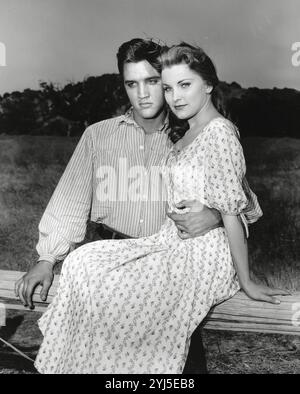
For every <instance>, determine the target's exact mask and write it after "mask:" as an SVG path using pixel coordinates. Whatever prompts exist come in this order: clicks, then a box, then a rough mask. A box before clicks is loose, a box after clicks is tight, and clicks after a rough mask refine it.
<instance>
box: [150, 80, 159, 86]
mask: <svg viewBox="0 0 300 394" xmlns="http://www.w3.org/2000/svg"><path fill="white" fill-rule="evenodd" d="M158 82H159V79H150V80H149V83H150V85H156V84H157V83H158Z"/></svg>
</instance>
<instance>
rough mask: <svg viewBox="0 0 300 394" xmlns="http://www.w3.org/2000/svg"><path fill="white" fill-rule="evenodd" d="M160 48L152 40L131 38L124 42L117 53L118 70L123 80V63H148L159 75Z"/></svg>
mask: <svg viewBox="0 0 300 394" xmlns="http://www.w3.org/2000/svg"><path fill="white" fill-rule="evenodd" d="M161 51H162V46H161V45H160V44H159V43H157V42H155V41H154V40H153V39H143V38H133V39H132V40H130V41H126V42H124V43H123V44H122V45H121V46H120V48H119V50H118V53H117V61H118V70H119V73H120V75H121V77H122V78H123V72H124V64H125V63H138V62H141V61H143V60H146V61H148V62H149V63H150V64H151V66H152V67H153V68H154V69H155V70H156V71H157V72H159V73H161V60H160V55H161Z"/></svg>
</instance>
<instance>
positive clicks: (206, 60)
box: [161, 42, 219, 143]
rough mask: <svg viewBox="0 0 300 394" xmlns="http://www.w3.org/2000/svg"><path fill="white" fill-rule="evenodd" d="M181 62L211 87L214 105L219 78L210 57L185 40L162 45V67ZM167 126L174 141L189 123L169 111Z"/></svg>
mask: <svg viewBox="0 0 300 394" xmlns="http://www.w3.org/2000/svg"><path fill="white" fill-rule="evenodd" d="M182 63H184V64H187V65H188V66H189V68H190V69H191V70H193V71H195V72H196V73H197V74H199V75H200V77H201V78H202V79H203V80H204V81H205V82H206V83H207V85H208V86H211V87H212V92H211V98H212V102H213V104H214V105H216V101H217V100H216V97H215V88H216V86H217V85H218V84H219V78H218V76H217V71H216V68H215V66H214V64H213V62H212V60H211V59H210V57H209V56H208V55H207V54H206V53H205V52H204V51H203V49H202V48H200V47H197V46H193V45H190V44H187V43H186V42H181V43H180V44H178V45H173V46H171V47H163V49H162V52H161V66H162V69H164V68H167V67H171V66H174V65H177V64H182ZM169 128H170V131H169V138H170V139H171V141H172V142H173V143H175V142H177V141H178V140H180V139H181V138H182V137H183V136H184V134H185V133H186V132H187V130H188V129H189V124H188V122H187V121H186V120H181V119H178V118H177V117H176V116H175V115H174V114H173V113H171V111H170V121H169Z"/></svg>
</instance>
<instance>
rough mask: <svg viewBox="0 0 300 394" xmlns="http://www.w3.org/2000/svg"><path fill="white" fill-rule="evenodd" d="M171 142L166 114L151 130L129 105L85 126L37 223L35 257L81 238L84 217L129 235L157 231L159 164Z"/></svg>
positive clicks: (47, 256)
mask: <svg viewBox="0 0 300 394" xmlns="http://www.w3.org/2000/svg"><path fill="white" fill-rule="evenodd" d="M171 146H172V143H171V141H170V140H169V138H168V134H167V119H166V121H165V123H164V125H163V126H162V127H161V129H160V130H157V131H155V132H153V133H152V134H146V133H145V132H144V130H143V129H142V128H141V127H140V126H139V125H138V124H137V123H136V122H135V121H134V119H133V116H132V111H129V112H128V113H127V114H125V115H121V116H119V117H116V118H113V119H108V120H104V121H102V122H98V123H96V124H93V125H91V126H89V127H88V128H87V129H86V130H85V132H84V133H83V135H82V137H81V139H80V141H79V143H78V145H77V147H76V149H75V151H74V153H73V155H72V157H71V160H70V161H69V163H68V165H67V167H66V169H65V172H64V173H63V175H62V177H61V179H60V181H59V183H58V185H57V187H56V189H55V191H54V193H53V195H52V197H51V199H50V201H49V204H48V206H47V208H46V210H45V212H44V215H43V217H42V219H41V222H40V224H39V241H38V244H37V252H38V254H39V256H40V257H39V259H38V260H39V261H40V260H47V261H49V262H51V263H55V262H56V261H59V260H63V259H64V258H65V257H66V255H67V254H68V253H69V252H70V251H71V250H73V249H74V247H75V245H76V244H77V243H80V242H82V241H83V239H84V237H85V233H86V228H87V222H88V221H89V220H91V221H92V222H97V223H100V222H101V223H104V224H106V225H107V226H109V227H111V228H113V229H115V230H117V231H119V232H122V233H124V234H127V235H129V236H132V237H143V236H148V235H151V234H154V233H155V232H157V231H158V230H159V229H160V227H161V225H162V223H163V221H164V219H165V204H166V196H165V193H164V188H163V184H162V179H161V175H160V166H161V165H162V164H163V163H164V161H165V158H166V156H167V153H168V152H169V150H170V148H171Z"/></svg>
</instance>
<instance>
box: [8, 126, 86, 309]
mask: <svg viewBox="0 0 300 394" xmlns="http://www.w3.org/2000/svg"><path fill="white" fill-rule="evenodd" d="M92 176H93V146H92V139H91V135H90V130H89V129H87V130H86V131H85V133H84V134H83V136H82V137H81V139H80V141H79V143H78V145H77V147H76V149H75V151H74V154H73V155H72V158H71V160H70V162H69V164H68V165H67V167H66V170H65V172H64V174H63V176H62V177H61V179H60V181H59V183H58V185H57V187H56V189H55V192H54V193H53V195H52V197H51V200H50V202H49V204H48V206H47V208H46V210H45V213H44V215H43V217H42V219H41V222H40V225H39V231H40V233H39V241H38V244H37V251H38V254H39V256H40V257H39V259H38V260H39V263H38V264H37V265H36V266H35V267H33V268H32V269H31V270H30V271H29V272H28V273H27V274H26V275H24V276H23V278H21V279H20V280H19V281H18V282H17V283H16V286H15V292H16V295H17V296H19V297H20V299H21V301H22V302H23V304H24V305H25V306H28V305H29V306H30V307H33V304H32V294H33V291H34V289H35V288H36V286H37V285H39V284H40V285H42V291H41V299H42V300H43V301H45V299H46V298H47V294H48V291H49V288H50V286H51V283H52V280H53V267H54V265H55V263H56V262H57V261H59V260H63V259H64V258H65V257H66V256H67V254H68V253H69V251H70V250H72V249H73V247H74V246H75V244H76V243H79V242H81V241H82V240H83V239H84V236H85V233H86V226H87V221H88V217H89V214H90V209H91V203H92Z"/></svg>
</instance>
